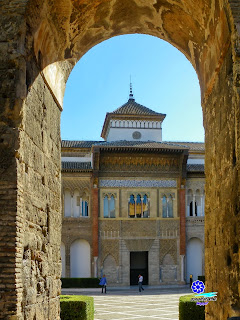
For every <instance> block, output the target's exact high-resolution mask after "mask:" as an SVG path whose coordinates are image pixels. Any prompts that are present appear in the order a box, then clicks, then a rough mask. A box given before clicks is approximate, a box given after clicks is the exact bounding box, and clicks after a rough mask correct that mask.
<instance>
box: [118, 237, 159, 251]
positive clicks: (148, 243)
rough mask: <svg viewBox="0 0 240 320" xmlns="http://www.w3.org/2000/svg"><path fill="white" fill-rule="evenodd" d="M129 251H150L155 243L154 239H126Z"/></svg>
mask: <svg viewBox="0 0 240 320" xmlns="http://www.w3.org/2000/svg"><path fill="white" fill-rule="evenodd" d="M124 242H125V244H126V247H127V248H128V250H129V251H149V250H150V249H151V247H152V245H153V242H154V240H153V239H136V240H124Z"/></svg>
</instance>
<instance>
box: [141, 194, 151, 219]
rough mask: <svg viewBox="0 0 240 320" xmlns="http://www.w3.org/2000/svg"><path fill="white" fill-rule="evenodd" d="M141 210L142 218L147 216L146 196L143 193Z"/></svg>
mask: <svg viewBox="0 0 240 320" xmlns="http://www.w3.org/2000/svg"><path fill="white" fill-rule="evenodd" d="M142 211H143V218H148V214H149V210H148V197H147V195H146V194H145V195H144V197H143V205H142Z"/></svg>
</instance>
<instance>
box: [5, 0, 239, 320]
mask: <svg viewBox="0 0 240 320" xmlns="http://www.w3.org/2000/svg"><path fill="white" fill-rule="evenodd" d="M26 8H27V9H26ZM0 9H1V15H0V25H1V35H0V53H1V55H0V56H1V61H0V62H1V63H0V76H1V80H0V81H1V87H0V102H1V104H0V135H1V137H0V151H1V161H0V205H1V207H0V208H1V209H0V210H1V222H0V234H1V241H0V268H1V272H0V295H1V302H0V317H1V318H2V319H8V318H9V319H10V315H13V316H14V317H15V319H16V318H18V319H23V318H24V317H25V318H27V319H32V318H33V317H34V315H35V314H36V312H38V314H37V317H38V319H43V318H45V319H57V318H58V316H59V307H58V302H57V295H58V293H59V287H58V286H59V280H58V277H59V276H60V274H59V273H60V269H59V268H58V265H59V257H60V253H59V252H60V222H59V221H60V220H59V218H60V180H59V179H60V171H59V168H60V144H59V142H60V140H59V139H60V131H59V122H60V119H59V118H60V111H59V108H58V107H60V106H61V101H62V97H63V93H64V84H65V82H66V79H67V77H68V75H69V72H70V70H71V68H72V66H73V64H74V63H75V62H76V61H77V60H78V59H79V58H80V57H81V56H82V55H83V54H84V53H86V52H87V50H88V49H90V48H91V47H92V46H94V45H96V44H98V43H99V42H101V41H103V40H105V39H108V38H110V37H112V36H114V35H119V34H126V33H146V34H150V35H155V36H157V37H159V38H162V39H165V40H166V41H168V42H170V43H172V44H173V45H175V46H176V47H177V48H179V49H180V50H181V51H182V52H183V53H184V54H185V56H186V57H187V58H188V59H189V60H190V61H191V63H192V65H193V66H194V68H195V69H196V71H197V73H198V76H199V81H200V86H201V92H202V102H203V112H204V124H205V129H206V176H207V177H206V225H208V227H207V229H206V265H207V267H206V276H207V286H208V290H214V291H215V290H216V291H219V298H218V301H217V302H215V303H211V304H209V306H208V307H207V319H218V320H222V319H224V320H225V319H226V317H227V316H228V315H229V316H234V315H239V314H240V311H239V309H240V307H239V299H238V300H237V298H238V296H239V291H240V287H239V229H238V228H239V186H238V181H239V153H240V145H239V141H240V140H239V120H240V119H239V94H240V92H239V86H240V84H239V82H240V80H239V79H240V75H239V74H240V61H239V55H240V46H239V34H240V30H239V29H240V27H239V23H240V22H239V17H240V14H239V10H240V4H239V1H238V0H229V1H223V0H216V1H213V0H212V1H211V0H207V1H204V0H200V1H190V0H181V1H175V2H173V1H170V0H169V1H168V0H165V1H163V0H156V1H150V0H148V1H141V0H131V1H121V0H97V1H95V0H94V1H93V0H91V1H88V0H76V1H75V0H72V1H70V0H53V1H50V0H49V1H47V0H45V1H42V0H29V1H27V0H18V1H15V0H14V1H13V0H3V1H2V2H1V7H0ZM67 59H68V60H67ZM41 71H43V72H42V73H40V72H41ZM44 110H45V111H44ZM34 155H35V157H34ZM44 165H45V168H44ZM26 171H27V172H26ZM219 176H220V177H221V179H219ZM216 216H217V217H218V219H216ZM55 226H56V227H55ZM29 237H30V238H29ZM30 239H31V240H30ZM215 242H216V243H215ZM58 248H59V249H58ZM30 253H31V257H30ZM218 257H222V260H221V261H220V260H219V263H217V261H218V259H219V258H218ZM47 258H48V259H49V260H48V261H49V264H48V265H47V267H46V269H44V268H42V269H41V267H40V265H41V264H42V263H43V262H44V261H46V259H47ZM25 279H26V280H28V281H29V282H28V283H30V288H32V293H31V295H30V290H29V291H28V288H27V287H26V286H24V283H23V281H25ZM221 288H224V290H223V289H221ZM27 297H29V298H27ZM42 302H44V303H45V304H44V303H43V304H42ZM223 302H224V303H223ZM40 304H42V305H44V307H42V308H38V306H39V305H40Z"/></svg>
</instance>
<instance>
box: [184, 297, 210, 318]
mask: <svg viewBox="0 0 240 320" xmlns="http://www.w3.org/2000/svg"><path fill="white" fill-rule="evenodd" d="M194 296H195V295H194V294H189V295H186V296H181V297H180V299H179V320H205V306H198V305H196V302H194V301H191V298H193V297H194Z"/></svg>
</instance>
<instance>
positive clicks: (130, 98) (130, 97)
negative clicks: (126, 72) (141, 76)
mask: <svg viewBox="0 0 240 320" xmlns="http://www.w3.org/2000/svg"><path fill="white" fill-rule="evenodd" d="M129 100H134V98H133V92H132V81H131V76H130V94H129Z"/></svg>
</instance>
